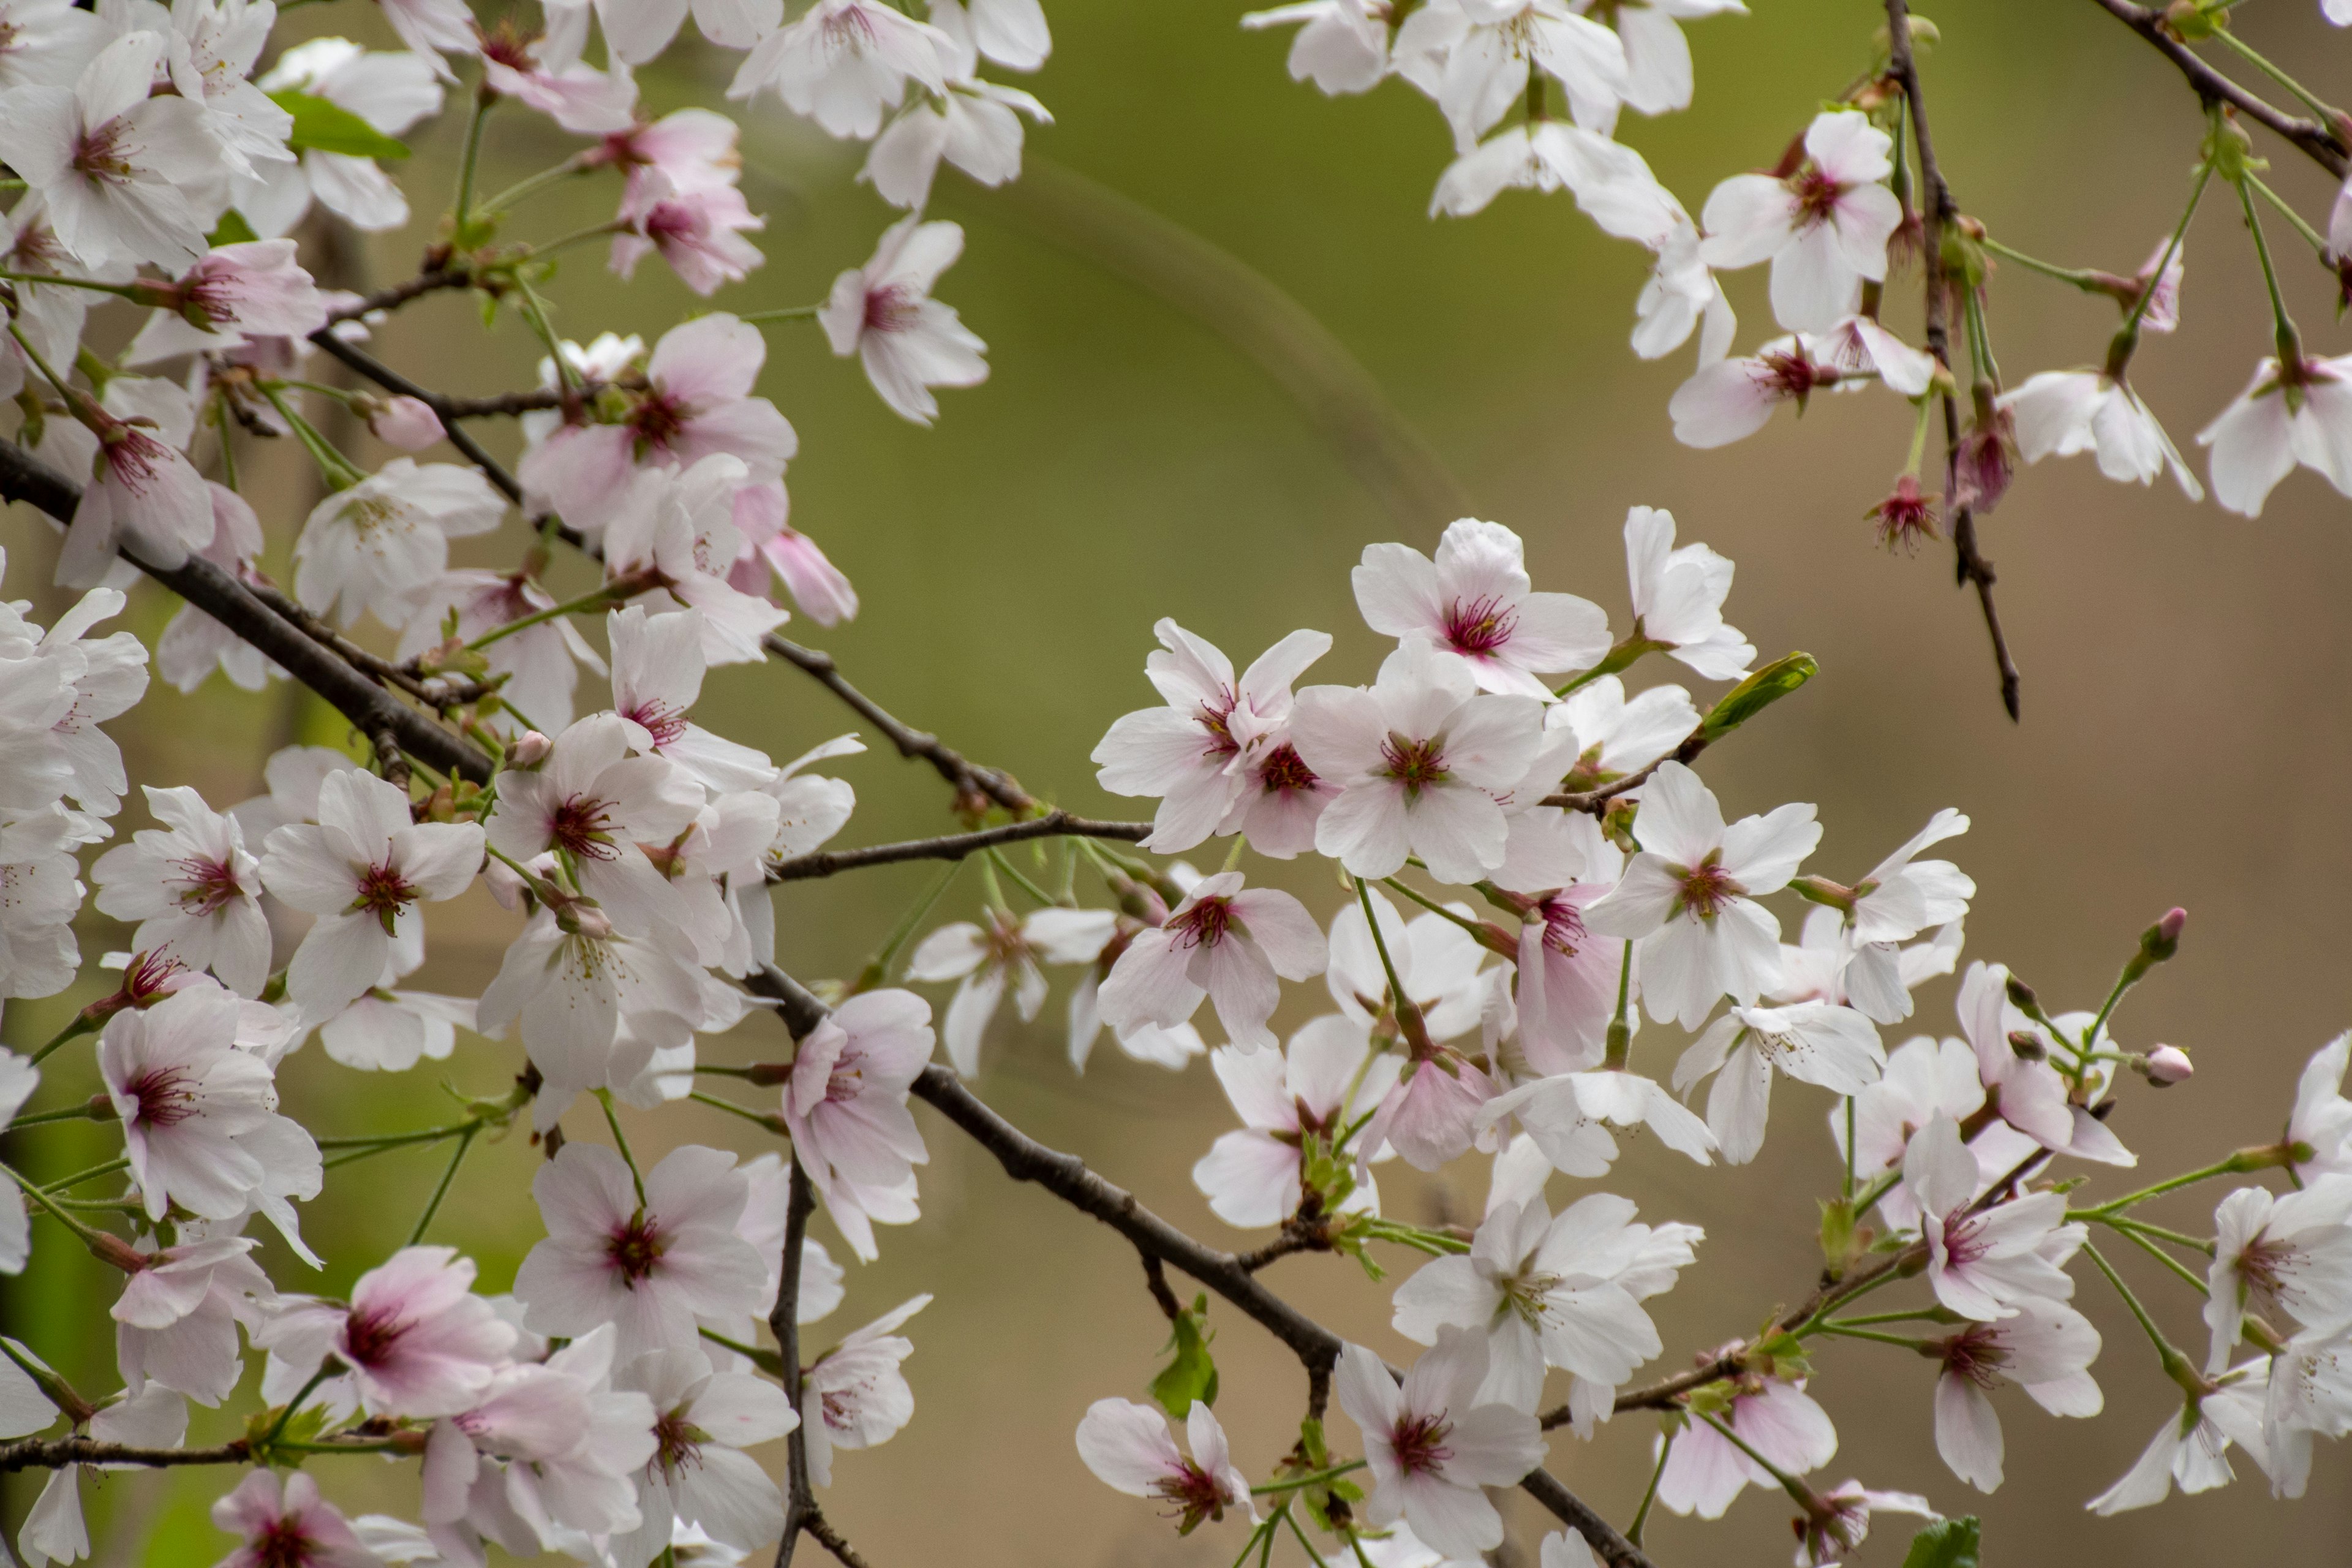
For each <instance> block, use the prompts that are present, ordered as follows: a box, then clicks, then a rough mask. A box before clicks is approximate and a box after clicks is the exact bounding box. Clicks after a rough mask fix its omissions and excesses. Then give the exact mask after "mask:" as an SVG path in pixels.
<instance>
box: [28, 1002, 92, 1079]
mask: <svg viewBox="0 0 2352 1568" xmlns="http://www.w3.org/2000/svg"><path fill="white" fill-rule="evenodd" d="M97 1031H98V1020H97V1019H95V1018H93V1017H91V1016H89V1014H88V1013H76V1014H75V1015H74V1016H73V1018H72V1019H71V1021H69V1022H68V1024H67V1025H66V1026H65V1027H64V1028H62V1029H59V1030H58V1032H57V1033H56V1034H55V1035H54V1036H52V1037H50V1039H49V1043H48V1044H47V1045H46V1046H43V1047H41V1048H40V1049H39V1050H37V1051H35V1052H34V1053H33V1054H32V1056H31V1057H29V1058H26V1059H27V1060H28V1061H29V1062H30V1063H31V1065H33V1066H35V1067H38V1066H39V1065H40V1064H41V1063H42V1062H45V1061H47V1059H48V1058H50V1057H51V1056H53V1055H55V1054H56V1052H57V1050H58V1047H60V1046H63V1045H65V1044H66V1043H67V1042H68V1041H69V1040H73V1039H76V1038H79V1037H81V1036H83V1035H89V1034H95V1033H97Z"/></svg>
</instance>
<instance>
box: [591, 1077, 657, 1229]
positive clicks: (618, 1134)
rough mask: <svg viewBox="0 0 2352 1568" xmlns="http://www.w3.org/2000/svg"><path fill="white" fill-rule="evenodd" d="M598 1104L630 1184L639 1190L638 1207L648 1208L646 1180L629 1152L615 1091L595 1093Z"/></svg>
mask: <svg viewBox="0 0 2352 1568" xmlns="http://www.w3.org/2000/svg"><path fill="white" fill-rule="evenodd" d="M594 1092H595V1095H596V1103H597V1104H598V1105H600V1106H602V1107H604V1125H605V1126H607V1127H609V1128H611V1129H612V1130H613V1144H614V1147H615V1148H617V1149H619V1150H620V1152H621V1163H623V1164H625V1165H626V1166H628V1168H629V1184H630V1185H632V1186H634V1187H635V1188H636V1189H637V1206H638V1207H639V1208H643V1207H645V1206H646V1179H645V1177H644V1176H643V1175H642V1174H640V1173H639V1172H638V1170H637V1157H636V1155H635V1154H634V1153H632V1152H630V1151H629V1136H628V1134H627V1133H625V1132H624V1131H621V1118H620V1116H619V1114H618V1113H617V1112H615V1111H614V1109H613V1091H612V1090H611V1089H597V1090H595V1091H594Z"/></svg>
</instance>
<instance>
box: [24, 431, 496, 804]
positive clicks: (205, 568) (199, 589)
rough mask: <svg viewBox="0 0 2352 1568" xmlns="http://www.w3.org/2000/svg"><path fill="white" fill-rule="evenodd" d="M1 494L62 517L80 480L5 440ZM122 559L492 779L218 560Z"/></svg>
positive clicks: (362, 726)
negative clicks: (157, 562) (166, 565)
mask: <svg viewBox="0 0 2352 1568" xmlns="http://www.w3.org/2000/svg"><path fill="white" fill-rule="evenodd" d="M0 497H5V499H7V500H21V501H25V502H27V503H29V504H30V505H32V506H34V507H37V508H38V509H39V510H42V511H45V512H47V514H48V515H49V516H50V517H52V518H55V519H56V520H57V521H59V522H60V523H65V522H70V521H72V519H73V514H74V510H75V509H76V508H77V507H79V505H80V504H81V487H80V486H79V485H78V484H76V483H75V482H74V481H73V480H72V479H68V478H67V477H66V476H65V475H63V474H61V473H58V471H57V470H56V469H55V468H50V467H48V466H47V464H45V463H43V462H41V461H39V460H38V459H37V458H35V457H33V455H32V454H31V453H29V452H27V451H26V450H25V449H24V448H23V447H19V446H16V444H15V443H13V442H7V441H0ZM123 559H124V560H126V561H128V562H130V563H131V564H132V565H134V566H136V567H138V568H139V569H140V570H141V571H142V572H144V573H146V574H147V575H149V576H150V577H152V578H153V579H155V581H157V582H158V583H161V584H163V586H165V587H167V588H169V589H171V590H172V591H173V593H175V594H177V595H180V597H182V598H183V599H185V600H186V601H187V602H188V603H190V604H191V605H195V606H196V608H198V609H200V610H202V611H204V612H205V614H206V615H208V616H212V617H213V619H215V620H216V621H218V622H219V623H220V624H221V625H223V626H226V627H227V628H228V629H229V630H230V631H232V632H235V633H236V635H237V636H238V637H242V638H244V639H245V640H246V641H247V642H248V643H251V644H252V645H253V646H254V647H257V648H258V649H260V650H261V652H262V653H264V654H266V655H268V657H269V658H271V659H273V660H275V661H276V662H277V664H278V668H281V669H283V670H284V671H285V672H286V673H287V674H288V675H289V676H290V677H292V678H293V679H296V680H298V681H300V682H301V683H302V684H303V685H304V686H307V687H309V688H310V689H311V690H313V691H315V692H317V693H318V694H319V695H320V696H321V697H323V698H325V699H326V700H328V701H329V702H330V703H331V704H333V706H334V708H335V710H336V711H338V712H340V713H341V714H342V715H343V717H344V718H346V719H349V720H350V721H352V727H353V728H354V729H356V730H358V731H360V733H361V734H362V735H365V736H367V737H369V739H370V740H371V741H373V740H374V738H375V737H377V736H379V735H382V734H386V733H389V734H390V735H391V736H392V737H393V738H394V740H395V741H396V742H398V744H399V747H400V750H401V751H402V752H404V753H405V754H407V755H408V756H411V757H414V758H415V759H416V760H417V761H419V762H422V763H426V764H428V765H430V766H432V767H434V768H437V769H439V770H440V771H441V772H443V773H457V774H459V775H461V776H463V777H466V778H469V779H473V780H475V781H477V782H478V783H487V782H488V779H489V776H490V761H489V758H488V757H487V756H485V755H483V754H482V752H479V751H478V750H477V749H476V748H475V747H474V746H472V745H471V744H469V743H468V742H466V741H465V740H463V739H462V738H460V737H459V736H457V735H456V734H453V733H452V732H451V731H448V730H446V729H445V728H443V727H442V726H441V725H440V724H438V723H436V722H435V721H433V720H432V719H431V718H430V717H428V716H427V715H425V714H423V713H420V712H418V711H417V710H415V709H414V708H411V707H409V706H408V705H407V704H406V703H404V702H402V701H401V700H399V699H398V698H396V697H394V696H393V695H392V693H390V692H388V691H386V690H385V689H383V687H381V686H378V685H376V684H375V683H374V682H373V681H372V680H370V679H368V678H367V677H366V676H364V675H362V673H361V672H360V671H359V670H356V669H354V668H352V666H351V665H350V664H348V663H346V662H345V661H344V660H343V659H342V658H340V657H338V656H337V655H336V654H335V653H334V651H333V650H332V649H331V648H329V647H326V646H325V645H323V644H321V643H320V642H318V641H316V640H314V639H313V638H312V637H310V636H309V635H308V634H307V633H305V632H304V631H302V630H301V629H300V628H299V627H298V626H293V625H291V624H289V622H288V621H286V620H285V619H284V618H283V617H282V616H278V615H277V614H276V613H275V612H273V611H272V610H271V609H270V608H269V607H268V605H265V604H263V603H262V602H261V601H260V599H258V598H257V597H256V596H255V595H254V593H253V591H252V590H251V589H250V588H248V587H247V586H246V585H245V584H243V583H240V582H239V581H237V579H236V577H234V576H232V575H231V574H228V573H227V572H226V571H224V570H222V569H221V568H220V567H218V566H215V565H214V564H213V563H211V562H209V561H206V560H205V559H204V558H203V557H201V556H190V557H189V558H188V561H187V563H186V564H185V565H184V566H177V567H173V568H172V569H170V570H168V571H167V570H165V569H163V568H162V567H159V566H152V565H150V564H148V563H146V562H144V561H142V560H140V559H139V558H138V557H137V556H135V555H132V554H131V553H130V552H127V551H126V552H124V553H123Z"/></svg>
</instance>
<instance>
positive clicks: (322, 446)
mask: <svg viewBox="0 0 2352 1568" xmlns="http://www.w3.org/2000/svg"><path fill="white" fill-rule="evenodd" d="M257 384H258V385H259V386H260V388H261V395H263V396H264V397H267V398H268V399H269V406H271V407H272V408H275V409H276V410H278V417H279V418H280V419H283V420H285V421H286V423H287V426H289V428H290V429H292V430H293V432H294V438H295V439H296V440H298V441H299V442H301V443H302V449H303V450H304V451H306V452H308V453H310V460H311V461H312V462H314V463H316V464H318V465H319V472H320V474H321V475H323V476H324V477H325V479H326V481H327V483H328V485H329V486H330V487H331V489H339V490H347V489H351V488H352V486H353V485H355V484H357V483H359V482H360V481H361V480H362V479H365V478H367V476H366V475H365V474H363V473H362V472H361V471H360V469H359V468H358V466H357V465H356V464H354V463H353V462H352V460H351V459H350V458H346V457H344V456H343V455H342V454H341V452H339V451H337V450H336V449H335V446H334V443H333V442H331V441H330V440H328V439H327V438H326V437H324V436H321V435H320V434H319V432H318V431H317V430H315V429H313V428H312V427H311V425H310V421H309V420H308V419H305V418H303V417H302V416H300V415H299V414H297V413H295V412H294V410H293V409H292V408H290V407H289V406H288V405H287V403H286V400H285V398H283V397H281V396H279V395H278V387H277V386H276V385H275V384H271V383H269V382H266V381H265V382H260V383H257Z"/></svg>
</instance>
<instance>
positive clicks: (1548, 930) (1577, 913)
mask: <svg viewBox="0 0 2352 1568" xmlns="http://www.w3.org/2000/svg"><path fill="white" fill-rule="evenodd" d="M1541 908H1542V910H1543V919H1544V935H1543V944H1544V946H1546V947H1548V948H1549V949H1551V951H1552V952H1556V953H1559V955H1560V956H1561V957H1562V958H1574V957H1575V956H1576V955H1577V953H1578V952H1580V951H1582V949H1583V946H1584V938H1585V931H1584V913H1583V911H1582V910H1579V909H1578V908H1577V907H1576V906H1575V905H1574V904H1571V903H1570V902H1569V901H1568V900H1565V899H1546V900H1544V901H1543V903H1542V905H1541Z"/></svg>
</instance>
